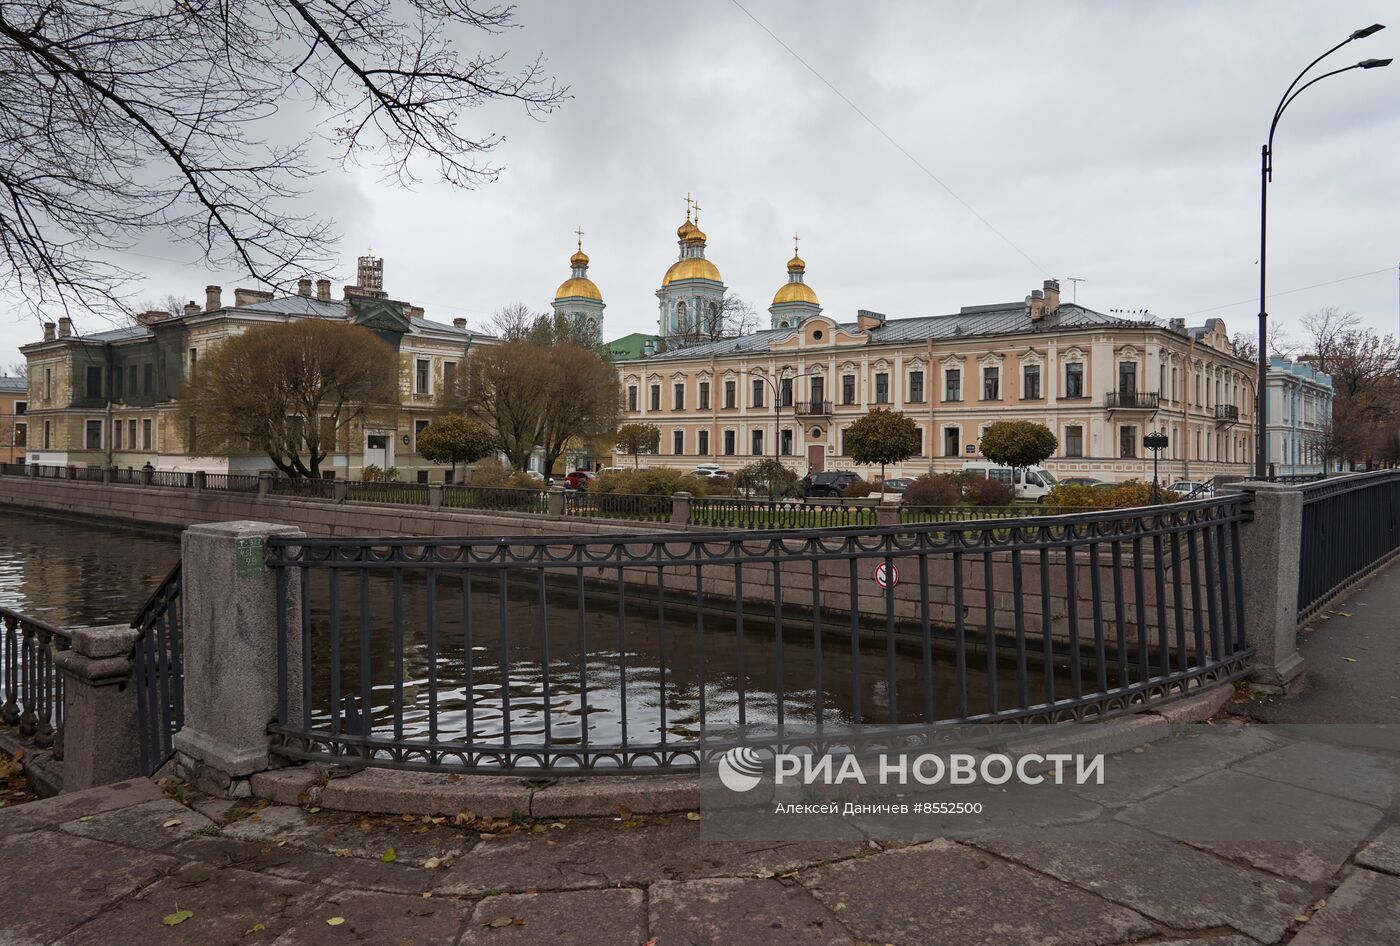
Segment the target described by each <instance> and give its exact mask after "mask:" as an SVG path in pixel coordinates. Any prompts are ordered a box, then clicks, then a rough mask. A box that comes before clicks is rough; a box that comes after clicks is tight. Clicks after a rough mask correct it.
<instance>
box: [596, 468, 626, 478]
mask: <svg viewBox="0 0 1400 946" xmlns="http://www.w3.org/2000/svg"><path fill="white" fill-rule="evenodd" d="M626 472H627V467H625V466H605V467H603V468H602V469H601V470H594V471H593V475H594V476H595V477H598V476H602V475H603V474H604V473H626Z"/></svg>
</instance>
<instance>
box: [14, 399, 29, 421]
mask: <svg viewBox="0 0 1400 946" xmlns="http://www.w3.org/2000/svg"><path fill="white" fill-rule="evenodd" d="M28 409H29V402H28V401H15V416H16V417H23V416H24V412H25V411H26V410H28Z"/></svg>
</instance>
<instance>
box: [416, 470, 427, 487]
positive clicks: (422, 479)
mask: <svg viewBox="0 0 1400 946" xmlns="http://www.w3.org/2000/svg"><path fill="white" fill-rule="evenodd" d="M418 483H419V485H420V486H426V485H427V484H428V471H427V470H419V471H418Z"/></svg>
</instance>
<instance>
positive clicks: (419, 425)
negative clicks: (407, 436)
mask: <svg viewBox="0 0 1400 946" xmlns="http://www.w3.org/2000/svg"><path fill="white" fill-rule="evenodd" d="M430 423H431V421H426V420H415V421H414V422H413V451H414V453H417V452H418V438H419V437H421V436H423V431H425V430H427V429H428V424H430ZM321 436H322V437H323V438H324V436H325V433H324V432H323V433H322V435H321Z"/></svg>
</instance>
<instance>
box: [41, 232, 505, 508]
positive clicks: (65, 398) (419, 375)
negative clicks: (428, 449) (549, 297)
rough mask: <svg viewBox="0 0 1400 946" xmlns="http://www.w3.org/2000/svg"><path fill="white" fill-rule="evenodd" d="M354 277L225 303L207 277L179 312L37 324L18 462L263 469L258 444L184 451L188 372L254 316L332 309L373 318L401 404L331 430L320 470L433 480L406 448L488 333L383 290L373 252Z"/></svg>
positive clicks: (238, 295)
mask: <svg viewBox="0 0 1400 946" xmlns="http://www.w3.org/2000/svg"><path fill="white" fill-rule="evenodd" d="M358 277H359V278H358V281H357V283H356V285H354V286H346V287H344V293H343V298H341V299H332V298H331V284H330V281H329V280H326V279H322V280H318V281H317V282H316V284H315V289H314V291H313V288H312V281H311V280H310V279H302V280H301V281H300V283H299V285H298V291H297V293H296V294H295V295H286V296H274V295H273V294H272V293H270V292H264V291H260V290H252V289H237V290H235V291H234V298H233V304H232V305H226V304H225V303H224V301H223V297H222V290H221V289H220V287H218V286H208V287H206V290H205V303H204V305H203V306H200V305H199V304H198V303H195V302H190V303H189V304H187V305H186V306H185V307H184V310H183V311H182V312H181V313H180V314H179V315H174V314H172V313H169V312H147V313H144V314H142V315H141V316H139V317H138V319H137V324H136V325H132V326H128V327H126V328H119V329H114V330H112V331H107V332H98V333H95V334H92V335H78V334H75V333H74V331H73V326H72V323H71V321H70V320H69V319H67V318H62V319H59V320H58V322H57V324H55V323H52V322H49V323H46V324H45V326H44V339H43V340H42V341H39V342H35V343H33V344H30V345H26V346H24V347H23V348H22V349H21V351H22V352H23V354H24V356H25V359H26V361H27V363H28V366H29V392H28V404H27V413H28V417H27V421H28V431H27V433H28V461H29V462H30V463H41V464H59V465H62V464H69V463H73V464H77V465H79V466H108V465H116V466H118V467H123V468H126V467H132V468H140V467H142V466H144V465H145V464H147V463H149V464H151V465H152V466H154V467H155V468H156V469H158V470H204V471H205V472H210V473H223V472H231V473H250V472H255V471H259V470H271V469H273V466H272V463H271V461H270V460H269V459H268V457H267V456H266V455H265V454H262V453H253V452H249V453H247V454H240V455H234V456H217V457H210V456H199V455H195V454H192V453H191V450H190V447H189V444H188V442H187V431H185V430H183V429H181V424H180V422H179V420H178V410H177V408H178V403H179V397H180V387H181V384H182V383H183V381H184V379H185V377H186V376H187V374H188V373H189V372H190V371H191V370H192V369H194V368H195V366H196V365H197V364H198V360H199V357H200V355H201V353H207V352H208V351H209V349H210V348H211V347H212V346H216V345H218V344H219V342H220V341H221V340H222V339H225V338H228V337H230V336H232V335H236V334H239V333H241V332H243V331H245V330H247V329H249V328H252V327H254V326H259V325H271V324H277V323H280V322H288V321H293V320H296V319H304V318H320V319H342V320H348V321H351V322H353V323H355V324H359V325H367V326H369V327H372V328H373V329H374V330H375V331H376V332H377V333H378V334H379V336H380V337H381V338H383V339H384V340H385V341H386V342H388V343H389V345H390V347H391V348H393V349H394V351H395V353H396V355H397V357H398V359H399V377H400V383H401V389H402V390H401V395H402V397H401V404H400V406H399V409H398V410H397V411H396V412H393V413H391V414H390V415H388V416H386V417H383V418H379V419H378V420H377V421H367V422H365V423H364V424H362V425H356V426H354V427H351V428H348V429H345V430H343V431H342V436H341V437H340V442H339V443H337V444H336V450H335V452H333V453H332V454H331V455H330V456H329V457H327V458H326V460H325V461H324V462H323V464H322V469H323V470H325V471H328V472H329V474H330V475H334V476H338V477H346V476H349V477H352V478H358V477H359V475H360V471H361V470H362V469H363V468H364V467H365V466H368V465H370V464H374V465H377V466H379V467H381V468H387V467H396V468H397V469H398V471H399V475H400V478H402V479H405V480H419V481H425V478H427V477H431V479H432V480H433V481H434V482H440V481H441V480H442V479H443V478H444V476H445V474H446V472H447V470H446V468H445V467H443V466H438V465H433V464H429V463H427V462H426V461H423V460H421V459H420V458H419V457H418V454H417V436H418V434H419V432H421V431H422V429H423V428H424V427H426V426H427V424H428V423H429V421H430V420H431V419H432V417H433V416H434V414H435V413H436V412H437V410H438V408H439V404H440V398H441V396H442V394H443V393H444V391H445V390H446V389H447V388H449V387H450V386H451V385H452V383H453V379H454V376H455V375H456V373H457V372H458V371H461V370H464V369H465V363H466V359H467V357H468V356H469V353H470V351H471V349H472V348H473V347H474V346H478V345H482V344H492V343H494V341H495V339H493V338H491V337H489V336H485V335H480V334H476V333H473V332H471V331H469V330H468V329H467V327H466V320H465V319H455V320H454V321H453V323H452V324H450V325H448V324H444V323H441V322H435V321H432V320H430V319H427V318H425V317H424V313H423V309H421V308H419V307H417V306H414V305H410V304H409V303H406V302H396V301H394V300H392V299H389V298H388V297H387V294H386V293H385V292H384V289H383V261H382V260H381V259H379V258H377V257H371V256H365V257H361V258H360V260H359V266H358Z"/></svg>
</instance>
